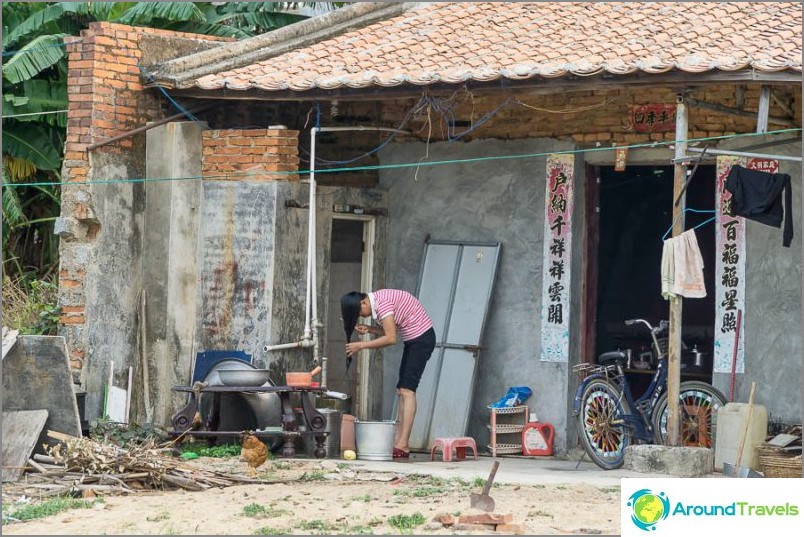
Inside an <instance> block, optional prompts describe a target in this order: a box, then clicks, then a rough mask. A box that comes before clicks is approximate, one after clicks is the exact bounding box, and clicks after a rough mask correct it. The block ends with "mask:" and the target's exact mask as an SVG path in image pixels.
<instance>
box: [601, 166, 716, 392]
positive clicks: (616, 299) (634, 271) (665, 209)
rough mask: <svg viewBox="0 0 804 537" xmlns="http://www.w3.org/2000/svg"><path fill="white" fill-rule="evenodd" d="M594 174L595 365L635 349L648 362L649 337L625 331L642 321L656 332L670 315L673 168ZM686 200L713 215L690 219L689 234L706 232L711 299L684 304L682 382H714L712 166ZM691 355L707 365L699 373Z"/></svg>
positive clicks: (701, 241) (703, 245) (701, 237)
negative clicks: (667, 281) (667, 286)
mask: <svg viewBox="0 0 804 537" xmlns="http://www.w3.org/2000/svg"><path fill="white" fill-rule="evenodd" d="M595 172H596V177H599V178H600V179H599V181H597V182H596V183H597V192H596V194H597V196H596V197H597V200H598V204H597V207H598V210H597V211H596V212H591V211H590V213H588V214H591V215H597V218H596V219H595V217H594V216H592V217H591V218H590V222H589V226H590V236H595V235H594V234H593V233H594V232H596V234H597V235H596V236H597V245H596V246H595V245H590V246H591V248H590V249H589V251H590V253H591V254H592V255H594V256H595V258H596V259H594V260H592V261H591V265H592V266H595V265H596V270H594V277H591V278H588V282H589V283H590V285H594V291H593V292H591V293H590V296H592V297H594V298H592V300H594V302H595V303H594V307H590V308H589V311H590V312H594V315H595V320H596V323H595V328H594V330H593V333H594V338H595V341H594V345H590V346H589V348H591V349H594V356H595V357H597V356H599V355H600V354H602V353H604V352H607V351H612V350H616V349H631V350H632V353H633V356H634V357H635V358H636V357H640V356H643V357H645V354H644V353H650V352H651V345H650V341H651V340H650V335H649V333H648V331H647V329H645V328H644V327H639V325H635V326H633V327H627V326H625V323H624V321H625V320H626V319H635V318H642V319H646V320H647V321H648V322H650V323H651V324H653V325H654V326H656V325H657V324H658V322H659V321H660V320H663V319H667V318H668V315H669V302H668V301H666V300H665V299H664V298H662V296H661V281H660V266H661V259H662V247H663V240H662V238H663V237H664V236H665V234H666V233H667V232H668V229H669V228H670V226H671V223H672V220H673V212H672V211H673V200H674V198H673V167H672V166H629V167H627V168H626V169H625V171H623V172H617V171H614V168H613V167H610V166H601V167H599V168H598V169H596V170H595ZM686 196H687V198H686V199H687V201H686V205H687V208H691V209H697V210H701V211H712V212H708V213H697V212H688V213H687V214H686V226H685V229H693V228H695V227H696V226H699V225H701V224H703V225H701V227H699V228H697V229H696V231H695V233H696V238H697V240H698V245H699V248H700V250H701V255H702V257H703V260H704V283H705V285H706V292H707V296H706V297H705V298H700V299H685V300H684V305H683V317H682V341H683V342H684V347H683V348H686V349H687V352H688V353H690V354H688V356H686V357H685V353H684V352H682V375H683V376H685V377H688V378H693V377H694V378H698V379H701V380H711V374H712V361H711V357H712V356H713V350H714V349H713V345H714V319H715V300H714V293H715V289H714V284H715V282H714V274H715V228H714V223H712V222H709V223H705V222H706V221H707V220H709V219H710V218H712V216H714V213H713V211H714V204H715V168H714V166H699V167H698V170H697V171H696V173H695V177H694V178H693V180H692V181H691V182H690V183H689V186H688V188H687V192H686ZM593 199H594V198H593ZM669 236H670V234H669V233H667V237H669ZM590 306H591V305H590ZM693 348H695V349H696V350H697V351H698V352H701V353H704V354H705V356H707V357H708V359H707V360H704V365H703V366H702V367H700V366H695V365H694V364H693V363H692V356H691V351H692V349H693ZM687 362H689V363H687ZM699 363H700V359H699ZM653 365H654V366H655V364H653ZM652 369H653V368H652V367H651V370H652ZM651 372H652V371H651ZM643 376H645V378H646V379H649V376H648V375H643ZM635 395H638V394H635Z"/></svg>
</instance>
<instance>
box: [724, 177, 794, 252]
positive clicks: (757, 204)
mask: <svg viewBox="0 0 804 537" xmlns="http://www.w3.org/2000/svg"><path fill="white" fill-rule="evenodd" d="M726 190H728V191H729V192H731V213H730V214H731V216H735V215H736V216H744V217H745V218H748V219H750V220H756V221H757V222H761V223H763V224H767V225H769V226H773V227H782V220H783V219H784V230H782V246H785V247H788V248H789V247H790V243H791V242H792V241H793V209H792V207H793V194H792V192H791V190H790V176H789V175H787V174H786V173H768V172H761V171H757V170H749V169H747V168H743V167H742V166H738V165H735V166H732V167H731V170H730V171H729V176H728V177H727V178H726ZM782 190H784V208H782Z"/></svg>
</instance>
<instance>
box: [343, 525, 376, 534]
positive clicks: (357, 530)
mask: <svg viewBox="0 0 804 537" xmlns="http://www.w3.org/2000/svg"><path fill="white" fill-rule="evenodd" d="M373 534H374V530H372V529H371V528H370V527H368V526H350V527H348V528H346V533H345V535H373Z"/></svg>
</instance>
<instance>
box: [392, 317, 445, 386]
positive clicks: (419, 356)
mask: <svg viewBox="0 0 804 537" xmlns="http://www.w3.org/2000/svg"><path fill="white" fill-rule="evenodd" d="M435 344H436V337H435V330H433V329H432V328H430V329H429V330H428V331H427V332H425V333H424V334H422V335H420V336H419V337H417V338H414V339H411V340H409V341H406V342H405V350H403V351H402V363H401V364H399V382H397V383H396V387H397V388H407V389H408V390H410V391H412V392H415V391H416V388H418V387H419V381H420V380H421V379H422V374H423V373H424V366H426V365H427V360H429V359H430V356H431V355H432V354H433V350H434V349H435Z"/></svg>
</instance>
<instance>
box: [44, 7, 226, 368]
mask: <svg viewBox="0 0 804 537" xmlns="http://www.w3.org/2000/svg"><path fill="white" fill-rule="evenodd" d="M145 35H151V36H165V37H171V38H186V39H188V40H190V39H192V40H194V41H197V40H199V39H201V40H216V41H219V40H222V39H221V38H215V37H207V36H198V35H195V34H188V33H181V32H169V31H166V30H154V29H150V28H134V27H130V26H125V25H121V24H113V23H107V22H99V23H92V24H90V25H89V28H88V29H86V30H84V31H83V32H82V33H81V37H80V38H72V39H67V40H66V41H67V47H66V50H67V54H68V79H67V84H68V85H67V97H68V112H67V136H66V140H65V154H64V163H63V166H62V181H63V182H64V183H84V182H86V181H88V180H89V181H92V180H98V179H104V178H101V177H93V173H92V165H93V160H95V161H97V160H98V158H99V157H101V158H105V159H106V160H107V161H108V160H109V158H108V157H109V156H112V158H114V156H115V155H119V159H120V160H121V162H123V161H127V162H131V161H132V160H137V159H139V160H140V161H141V162H139V164H138V166H131V167H130V169H132V170H138V171H139V170H140V169H141V170H142V172H143V173H144V165H143V163H144V158H142V155H144V148H143V147H142V146H143V143H142V142H143V140H144V135H139V136H135V137H130V138H125V139H123V140H119V141H117V142H114V143H112V144H110V145H106V146H104V147H100V148H97V149H94V150H92V152H91V154H90V151H88V147H89V146H90V145H91V144H93V143H97V142H99V141H103V140H106V139H108V138H112V137H114V136H117V135H120V134H123V133H126V132H128V131H130V130H133V129H135V128H137V127H141V126H144V125H145V124H146V122H148V121H153V120H156V119H160V118H161V117H163V115H164V114H163V113H162V109H163V102H162V100H161V98H160V97H159V95H158V94H157V93H156V92H155V90H144V88H143V85H142V82H141V79H140V70H139V67H138V65H139V64H140V62H141V61H142V60H143V59H144V58H143V51H142V50H141V39H142V37H143V36H145ZM226 40H228V39H226ZM138 146H139V147H138ZM141 176H142V175H141V174H140V175H131V177H132V178H133V177H141ZM93 188H103V186H93V185H85V184H78V185H70V186H64V187H63V188H62V203H61V218H60V219H59V220H58V221H57V223H56V233H58V234H59V236H60V237H61V241H60V267H59V305H60V306H61V312H62V313H61V318H60V327H59V334H60V335H63V336H65V338H66V339H67V348H68V349H69V353H70V365H71V368H72V370H73V375H74V380H75V381H76V382H81V381H82V380H83V379H82V375H81V373H82V371H83V369H84V366H85V363H84V361H85V358H86V356H87V345H86V331H85V330H84V328H85V325H86V322H87V316H86V314H85V304H86V301H87V299H86V289H87V285H86V284H87V282H86V281H85V279H86V277H87V276H86V275H87V267H88V264H89V263H91V262H92V257H91V255H90V252H91V251H92V248H93V244H94V242H95V240H96V237H97V235H98V233H100V232H102V231H101V230H102V228H103V226H104V225H105V224H108V223H106V222H101V221H100V220H99V218H98V217H97V216H96V214H95V208H94V205H93Z"/></svg>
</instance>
